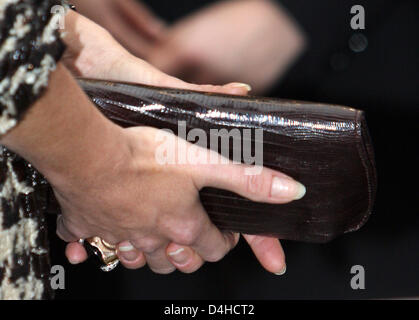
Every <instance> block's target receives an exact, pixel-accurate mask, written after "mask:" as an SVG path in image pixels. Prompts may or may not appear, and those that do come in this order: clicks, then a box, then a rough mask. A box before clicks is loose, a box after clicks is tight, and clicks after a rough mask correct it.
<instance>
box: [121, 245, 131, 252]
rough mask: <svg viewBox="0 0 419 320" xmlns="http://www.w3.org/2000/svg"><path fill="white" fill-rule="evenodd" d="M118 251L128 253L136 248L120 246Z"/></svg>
mask: <svg viewBox="0 0 419 320" xmlns="http://www.w3.org/2000/svg"><path fill="white" fill-rule="evenodd" d="M118 249H119V251H121V252H128V251H133V250H134V247H133V246H132V245H130V244H126V245H123V246H119V247H118Z"/></svg>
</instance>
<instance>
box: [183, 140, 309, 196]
mask: <svg viewBox="0 0 419 320" xmlns="http://www.w3.org/2000/svg"><path fill="white" fill-rule="evenodd" d="M198 152H206V153H207V154H206V155H201V156H200V159H205V161H206V163H198V164H192V165H189V166H188V170H189V171H190V172H191V174H192V178H193V180H194V182H195V184H196V186H197V187H198V188H199V189H202V188H204V187H214V188H219V189H224V190H229V191H232V192H234V193H237V194H239V195H241V196H243V197H245V198H248V199H250V200H253V201H257V202H267V203H287V202H291V201H293V200H299V199H301V198H302V197H304V195H305V193H306V188H305V187H304V185H302V184H301V183H299V182H298V181H295V180H294V179H292V178H291V177H289V176H287V175H285V174H283V173H281V172H279V171H274V170H272V169H269V168H265V167H254V166H249V165H244V164H233V163H232V162H231V161H229V160H228V159H226V158H224V157H222V156H221V155H220V154H218V153H217V152H215V151H212V150H206V149H203V148H201V149H198ZM217 157H218V158H217ZM208 159H210V160H208ZM214 163H215V164H214Z"/></svg>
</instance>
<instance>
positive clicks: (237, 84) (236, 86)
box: [231, 82, 252, 91]
mask: <svg viewBox="0 0 419 320" xmlns="http://www.w3.org/2000/svg"><path fill="white" fill-rule="evenodd" d="M231 86H232V87H233V88H246V90H247V91H252V87H251V86H250V85H248V84H247V83H241V82H234V83H232V84H231Z"/></svg>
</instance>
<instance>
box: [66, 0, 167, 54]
mask: <svg viewBox="0 0 419 320" xmlns="http://www.w3.org/2000/svg"><path fill="white" fill-rule="evenodd" d="M71 3H72V4H74V5H75V6H76V9H77V11H78V12H79V13H81V14H83V15H84V16H86V17H88V18H90V20H93V21H94V22H96V23H98V24H99V25H101V26H102V27H104V28H105V29H107V30H108V31H109V32H110V34H111V35H112V36H114V37H115V38H116V39H117V40H118V42H119V43H120V44H122V45H123V46H124V47H125V48H126V49H127V50H128V51H130V52H131V53H132V54H134V55H136V56H137V57H140V58H144V56H145V54H146V53H147V52H148V51H149V50H150V49H151V47H152V46H153V45H154V44H155V43H156V41H158V40H159V39H161V37H162V36H163V34H164V30H165V27H164V23H163V22H162V21H161V20H160V19H159V18H157V17H156V16H155V15H154V14H153V13H152V12H151V11H150V9H149V8H147V6H146V5H144V4H142V3H141V2H139V1H136V0H73V1H71Z"/></svg>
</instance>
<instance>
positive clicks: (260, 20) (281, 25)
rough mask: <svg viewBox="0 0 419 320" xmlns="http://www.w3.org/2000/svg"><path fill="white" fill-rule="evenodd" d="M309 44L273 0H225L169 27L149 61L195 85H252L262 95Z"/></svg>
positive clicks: (151, 52) (155, 45) (149, 53)
mask: <svg viewBox="0 0 419 320" xmlns="http://www.w3.org/2000/svg"><path fill="white" fill-rule="evenodd" d="M303 47H304V37H303V35H302V33H301V31H300V30H299V28H298V26H297V25H296V23H295V22H294V21H293V20H292V18H291V17H289V16H288V14H287V13H286V12H285V11H284V10H282V8H281V7H280V6H278V5H277V4H274V3H273V2H272V1H270V0H238V1H237V0H230V1H221V2H217V3H215V4H213V5H212V6H210V7H208V8H206V9H203V10H200V11H198V12H197V13H195V14H192V15H191V16H188V17H186V18H184V19H182V20H180V21H179V22H178V23H176V24H175V25H174V26H171V27H170V28H167V29H166V31H165V34H164V37H163V38H161V39H160V41H158V42H156V43H155V44H154V45H153V46H151V51H149V52H148V54H147V56H146V60H148V61H149V62H150V63H151V64H153V65H154V66H156V67H157V68H159V69H161V70H162V71H164V72H166V73H168V74H171V75H174V76H178V77H181V78H183V79H186V80H188V81H191V82H194V83H215V84H219V83H227V82H231V81H241V82H245V83H249V84H250V85H251V86H252V88H253V89H254V92H255V93H258V94H259V93H262V92H264V91H265V90H266V89H268V88H269V86H271V85H272V84H273V82H274V81H275V80H276V79H277V78H279V77H280V76H281V75H282V74H284V72H285V71H286V70H287V68H288V67H289V65H290V64H291V63H292V62H293V61H294V60H295V59H296V58H297V56H298V55H299V54H300V53H301V51H302V49H303Z"/></svg>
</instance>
